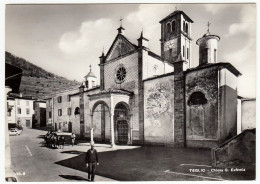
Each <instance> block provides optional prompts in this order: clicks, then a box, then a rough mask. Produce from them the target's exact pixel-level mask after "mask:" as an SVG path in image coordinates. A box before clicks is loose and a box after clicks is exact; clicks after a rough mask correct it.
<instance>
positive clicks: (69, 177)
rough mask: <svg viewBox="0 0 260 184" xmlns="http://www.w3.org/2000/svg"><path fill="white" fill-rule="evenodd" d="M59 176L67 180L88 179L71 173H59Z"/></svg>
mask: <svg viewBox="0 0 260 184" xmlns="http://www.w3.org/2000/svg"><path fill="white" fill-rule="evenodd" d="M59 176H60V177H62V178H64V179H68V180H80V181H89V180H88V179H86V178H83V177H81V176H73V175H59Z"/></svg>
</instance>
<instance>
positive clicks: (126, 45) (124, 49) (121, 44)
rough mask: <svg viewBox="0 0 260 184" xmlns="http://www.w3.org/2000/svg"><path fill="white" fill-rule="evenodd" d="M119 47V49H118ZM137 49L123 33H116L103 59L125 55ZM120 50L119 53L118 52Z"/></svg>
mask: <svg viewBox="0 0 260 184" xmlns="http://www.w3.org/2000/svg"><path fill="white" fill-rule="evenodd" d="M119 48H120V49H119ZM136 49H137V46H136V45H135V44H133V43H132V42H130V41H129V40H128V39H127V38H126V37H125V36H124V35H122V34H117V36H116V38H115V40H114V41H113V43H112V45H111V47H110V48H109V50H108V52H107V54H106V57H105V60H106V61H107V60H113V59H115V58H117V57H120V56H124V55H127V54H128V53H130V52H132V51H134V50H136ZM118 50H120V53H119V52H118Z"/></svg>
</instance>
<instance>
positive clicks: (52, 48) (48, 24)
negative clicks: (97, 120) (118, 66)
mask: <svg viewBox="0 0 260 184" xmlns="http://www.w3.org/2000/svg"><path fill="white" fill-rule="evenodd" d="M175 8H176V4H78V5H76V4H74V5H72V4H67V5H54V4H41V5H40V4H38V5H37V4H36V5H28V4H27V5H26V4H23V5H18V4H16V5H6V7H5V50H6V51H8V52H10V53H12V54H14V55H15V56H18V57H22V58H24V59H26V60H28V61H30V62H31V63H33V64H35V65H37V66H40V67H42V68H43V69H45V70H47V71H49V72H52V73H54V74H57V75H60V76H63V77H66V78H68V79H71V80H77V81H79V82H81V81H83V78H84V76H85V75H86V74H87V73H88V72H89V65H90V64H91V65H92V71H93V72H94V73H95V75H96V76H97V77H98V79H99V66H98V64H99V56H101V54H102V50H103V48H104V51H105V53H107V51H108V49H109V48H110V46H111V44H112V42H113V40H114V39H115V37H116V35H117V28H118V27H119V26H120V21H119V20H120V18H123V27H124V28H125V36H126V37H127V38H128V39H129V40H130V41H131V42H133V43H135V44H137V39H138V38H139V36H140V33H141V31H142V29H143V32H144V36H145V37H146V38H148V39H149V49H150V50H151V51H153V52H155V53H157V54H158V55H160V54H161V53H160V41H159V39H160V37H161V35H160V34H161V32H160V28H161V27H160V23H159V21H160V20H161V19H163V18H164V17H166V16H167V15H169V14H170V13H172V12H173V11H174V10H175ZM177 9H178V10H182V11H184V12H185V13H186V14H187V15H188V16H189V17H190V18H191V19H192V20H193V21H194V23H193V24H192V28H191V37H192V39H193V41H192V53H191V56H192V67H196V66H198V60H199V55H198V49H199V48H198V45H196V41H197V39H199V38H200V37H201V36H202V35H203V34H205V33H206V31H207V22H208V21H209V22H210V23H211V26H210V32H211V33H212V34H215V35H218V36H220V41H219V44H218V62H230V63H231V64H232V65H233V66H234V67H236V68H237V69H238V70H239V71H240V72H241V73H242V76H240V77H239V82H238V94H239V95H241V96H243V97H250V98H254V97H255V96H256V5H255V4H177Z"/></svg>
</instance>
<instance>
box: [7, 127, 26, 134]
mask: <svg viewBox="0 0 260 184" xmlns="http://www.w3.org/2000/svg"><path fill="white" fill-rule="evenodd" d="M22 132H23V130H22V129H18V128H10V130H9V135H21V134H22Z"/></svg>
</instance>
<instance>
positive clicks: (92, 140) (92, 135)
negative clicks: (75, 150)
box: [90, 114, 94, 144]
mask: <svg viewBox="0 0 260 184" xmlns="http://www.w3.org/2000/svg"><path fill="white" fill-rule="evenodd" d="M90 117H91V130H90V144H94V128H93V114H92V115H90Z"/></svg>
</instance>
